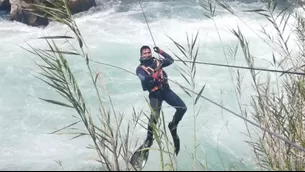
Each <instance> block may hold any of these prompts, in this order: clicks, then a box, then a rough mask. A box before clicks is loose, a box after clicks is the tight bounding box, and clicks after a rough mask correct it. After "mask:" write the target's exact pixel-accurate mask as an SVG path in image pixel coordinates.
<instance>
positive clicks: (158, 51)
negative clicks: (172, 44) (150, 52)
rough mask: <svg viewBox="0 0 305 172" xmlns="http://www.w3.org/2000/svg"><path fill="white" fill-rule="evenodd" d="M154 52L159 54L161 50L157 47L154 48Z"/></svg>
mask: <svg viewBox="0 0 305 172" xmlns="http://www.w3.org/2000/svg"><path fill="white" fill-rule="evenodd" d="M154 51H155V52H156V53H159V54H161V53H163V50H161V49H160V48H159V47H154Z"/></svg>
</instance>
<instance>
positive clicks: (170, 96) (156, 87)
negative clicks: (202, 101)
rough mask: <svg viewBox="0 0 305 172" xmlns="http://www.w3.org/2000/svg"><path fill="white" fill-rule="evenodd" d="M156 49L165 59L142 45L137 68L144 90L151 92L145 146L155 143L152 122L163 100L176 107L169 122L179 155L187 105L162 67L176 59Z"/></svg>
mask: <svg viewBox="0 0 305 172" xmlns="http://www.w3.org/2000/svg"><path fill="white" fill-rule="evenodd" d="M154 51H155V52H156V53H158V54H160V55H162V56H163V57H164V58H163V59H157V58H155V57H152V53H151V49H150V47H149V46H146V45H144V46H142V47H141V49H140V54H141V57H140V65H139V66H138V67H137V69H136V74H137V76H138V77H139V79H140V80H141V85H142V88H143V91H148V92H149V96H148V97H149V101H150V106H151V108H152V112H151V116H150V119H149V123H148V130H147V137H146V140H145V142H144V146H145V147H146V148H147V147H151V145H152V144H153V140H154V139H153V130H152V123H154V124H156V122H157V119H158V118H159V116H160V110H161V106H162V102H163V100H164V101H165V102H166V103H167V104H169V105H171V106H172V107H175V109H176V112H175V114H174V116H173V119H172V121H171V122H170V123H169V124H168V128H169V129H170V131H171V135H172V137H173V140H174V145H175V153H176V155H178V153H179V150H180V140H179V137H178V135H177V126H178V123H179V122H180V120H181V119H182V117H183V115H184V114H185V112H186V110H187V107H186V105H185V104H184V102H183V101H182V100H181V99H180V97H179V96H177V95H176V94H175V93H174V92H173V91H172V90H171V88H170V86H169V84H168V79H167V73H166V72H165V71H164V70H163V69H162V68H163V67H167V66H169V65H171V64H173V63H174V59H173V58H172V57H171V56H170V55H168V54H167V53H165V52H164V51H163V50H161V49H159V48H158V47H154Z"/></svg>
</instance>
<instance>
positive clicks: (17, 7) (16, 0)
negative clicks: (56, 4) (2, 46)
mask: <svg viewBox="0 0 305 172" xmlns="http://www.w3.org/2000/svg"><path fill="white" fill-rule="evenodd" d="M42 1H43V0H10V4H11V11H10V20H15V21H18V22H22V23H24V24H27V25H31V26H46V25H48V24H49V21H48V19H47V18H43V17H39V16H37V15H34V14H31V13H30V12H29V11H26V10H25V7H27V5H28V3H41V2H42Z"/></svg>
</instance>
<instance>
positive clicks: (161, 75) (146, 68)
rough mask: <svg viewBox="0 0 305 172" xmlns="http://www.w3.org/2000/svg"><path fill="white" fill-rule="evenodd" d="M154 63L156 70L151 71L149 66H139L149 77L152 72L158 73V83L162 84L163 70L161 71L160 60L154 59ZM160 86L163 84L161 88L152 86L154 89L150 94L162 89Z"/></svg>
mask: <svg viewBox="0 0 305 172" xmlns="http://www.w3.org/2000/svg"><path fill="white" fill-rule="evenodd" d="M154 61H157V67H156V69H153V68H151V67H150V66H147V67H146V66H144V65H141V68H142V69H143V70H144V71H145V72H146V73H148V74H149V75H152V74H153V73H154V72H158V74H159V76H160V78H159V79H158V81H159V82H163V70H162V68H161V67H162V64H161V63H160V60H158V59H154ZM162 85H163V84H161V86H157V85H156V86H154V88H152V90H151V91H152V92H153V91H157V90H159V89H161V88H162Z"/></svg>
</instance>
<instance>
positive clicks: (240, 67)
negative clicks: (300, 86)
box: [175, 60, 305, 75]
mask: <svg viewBox="0 0 305 172" xmlns="http://www.w3.org/2000/svg"><path fill="white" fill-rule="evenodd" d="M175 61H181V62H191V63H193V61H188V60H175ZM194 63H197V64H204V65H210V66H220V67H231V68H237V69H251V70H259V71H267V72H276V73H282V74H285V73H287V74H295V75H305V73H303V72H290V71H284V70H275V69H265V68H259V67H247V66H237V65H226V64H219V63H209V62H200V61H195V62H194Z"/></svg>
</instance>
